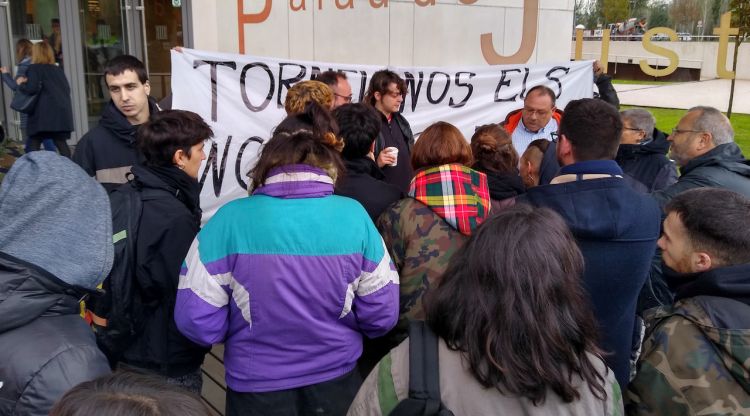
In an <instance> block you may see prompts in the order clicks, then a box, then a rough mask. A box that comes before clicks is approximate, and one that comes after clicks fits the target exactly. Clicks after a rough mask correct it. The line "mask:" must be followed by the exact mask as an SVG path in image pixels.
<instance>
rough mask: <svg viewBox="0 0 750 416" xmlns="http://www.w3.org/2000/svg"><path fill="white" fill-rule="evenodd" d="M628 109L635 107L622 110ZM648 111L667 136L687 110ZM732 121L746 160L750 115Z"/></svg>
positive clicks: (749, 142)
mask: <svg viewBox="0 0 750 416" xmlns="http://www.w3.org/2000/svg"><path fill="white" fill-rule="evenodd" d="M627 108H633V106H627V105H623V106H621V108H620V109H621V110H625V109H627ZM646 109H647V110H648V111H650V112H651V114H653V115H654V117H656V127H657V128H658V129H659V130H661V131H663V132H664V133H666V134H669V132H671V131H672V128H673V127H675V126H676V125H677V123H678V122H679V121H680V118H682V116H684V115H685V112H686V110H681V109H674V108H655V107H646ZM730 121H731V122H732V127H734V141H735V142H737V144H738V145H739V146H740V149H742V154H744V155H745V158H748V157H750V114H737V113H735V114H732V118H731V120H730Z"/></svg>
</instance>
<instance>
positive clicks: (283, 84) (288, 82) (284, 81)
mask: <svg viewBox="0 0 750 416" xmlns="http://www.w3.org/2000/svg"><path fill="white" fill-rule="evenodd" d="M287 66H296V67H297V68H299V73H298V74H297V75H295V76H293V77H291V78H284V68H285V67H287ZM305 74H307V69H306V68H305V67H304V66H303V65H300V64H293V63H280V64H279V92H278V94H277V95H276V102H277V104H278V106H279V108H284V104H282V102H281V92H282V91H284V88H286V89H287V90H289V88H291V87H292V85H293V84H294V83H297V82H300V81H302V79H304V78H305Z"/></svg>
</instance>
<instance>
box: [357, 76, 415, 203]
mask: <svg viewBox="0 0 750 416" xmlns="http://www.w3.org/2000/svg"><path fill="white" fill-rule="evenodd" d="M404 95H406V83H405V82H404V80H403V79H402V78H401V77H400V76H398V74H396V73H395V72H393V71H390V70H387V69H384V70H381V71H378V72H376V73H375V74H373V75H372V79H371V80H370V85H369V86H368V87H367V93H366V94H365V102H366V103H368V104H370V105H371V106H373V107H375V109H376V110H378V112H379V113H380V116H381V117H380V121H381V126H380V134H379V135H378V138H377V140H375V152H374V154H375V155H376V158H375V161H376V162H377V164H378V166H379V167H380V168H381V169H382V170H383V174H384V175H385V181H386V182H388V183H390V184H393V185H396V187H397V188H399V189H400V190H401V192H404V193H406V192H408V191H409V182H411V178H412V177H413V176H414V172H413V171H412V169H411V148H412V146H414V134H412V131H411V126H410V125H409V122H408V121H407V120H406V118H404V116H403V115H401V113H400V111H401V104H402V103H403V102H404ZM394 148H395V149H396V151H394Z"/></svg>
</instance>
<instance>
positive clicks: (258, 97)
mask: <svg viewBox="0 0 750 416" xmlns="http://www.w3.org/2000/svg"><path fill="white" fill-rule="evenodd" d="M591 62H592V61H575V62H563V63H559V64H550V65H502V66H481V67H445V68H432V67H414V68H407V67H388V69H391V70H393V71H395V72H396V73H398V74H400V75H401V76H402V77H403V78H404V79H405V80H406V84H407V88H408V91H407V93H406V97H405V99H404V102H403V105H402V113H403V115H404V116H405V117H406V118H407V119H408V120H409V123H410V124H411V126H412V130H413V131H414V133H415V135H418V134H419V133H420V132H422V131H423V130H424V129H425V128H427V126H429V125H430V124H432V123H434V122H436V121H447V122H449V123H451V124H453V125H455V126H456V127H458V128H459V129H460V130H461V131H462V132H463V134H464V136H466V139H467V140H469V139H470V138H471V135H472V134H473V132H474V129H475V127H476V126H479V125H482V124H487V123H498V122H501V121H503V120H504V119H505V116H506V115H507V114H508V113H509V112H510V111H513V110H515V109H518V108H521V107H522V106H523V97H525V94H526V91H528V90H529V89H530V88H531V87H534V86H536V85H539V84H544V85H546V86H548V87H550V88H552V90H553V91H555V93H556V94H557V97H558V98H557V106H558V107H559V108H564V107H565V105H566V104H567V103H568V102H569V101H571V100H574V99H578V98H585V97H592V95H593V73H592V65H591ZM383 68H384V67H382V66H371V65H349V64H331V63H323V62H307V61H295V60H291V59H278V58H268V57H257V56H250V55H235V54H226V53H217V52H206V51H198V50H193V49H186V48H183V49H182V52H176V51H172V94H173V98H172V103H173V108H176V109H183V110H190V111H194V112H196V113H198V114H200V115H201V116H202V117H203V119H204V120H206V122H207V123H208V124H209V125H210V126H211V128H213V131H214V134H215V137H214V139H215V146H213V147H212V148H211V149H210V151H209V149H206V154H207V155H208V159H207V160H206V163H204V165H203V167H202V169H201V174H200V176H199V179H200V181H201V183H202V185H203V188H202V191H201V206H202V207H203V220H204V222H205V221H207V220H208V218H210V217H211V216H212V215H213V214H214V212H216V210H217V209H218V208H219V207H220V206H221V205H223V204H225V203H226V202H228V201H231V200H232V199H235V198H239V197H242V196H245V195H247V186H248V182H249V181H248V178H247V172H248V171H249V170H250V168H251V167H252V166H253V165H254V163H255V161H256V158H257V153H258V150H259V148H260V146H261V144H262V143H264V142H265V141H267V140H268V139H270V137H271V131H272V130H273V128H274V127H275V126H276V125H277V124H279V122H281V120H283V118H284V116H285V115H286V114H285V112H284V99H285V97H286V92H287V90H288V89H289V88H290V87H291V86H292V85H294V84H295V83H296V82H299V81H302V80H307V79H310V78H311V76H312V75H313V74H315V73H318V72H323V71H327V70H338V71H343V72H345V73H346V74H347V78H348V79H349V83H350V84H351V86H352V94H353V95H354V100H353V101H354V102H360V101H361V100H362V99H363V97H364V94H365V91H366V89H367V85H368V82H369V80H370V77H371V76H372V74H373V73H375V72H376V71H378V70H380V69H383Z"/></svg>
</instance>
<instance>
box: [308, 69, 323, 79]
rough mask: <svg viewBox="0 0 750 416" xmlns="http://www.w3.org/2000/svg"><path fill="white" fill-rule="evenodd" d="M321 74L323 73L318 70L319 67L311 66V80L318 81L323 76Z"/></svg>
mask: <svg viewBox="0 0 750 416" xmlns="http://www.w3.org/2000/svg"><path fill="white" fill-rule="evenodd" d="M321 72H323V71H321V70H320V68H318V67H317V66H311V67H310V79H313V80H314V79H318V76H319V75H320V74H321Z"/></svg>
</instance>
